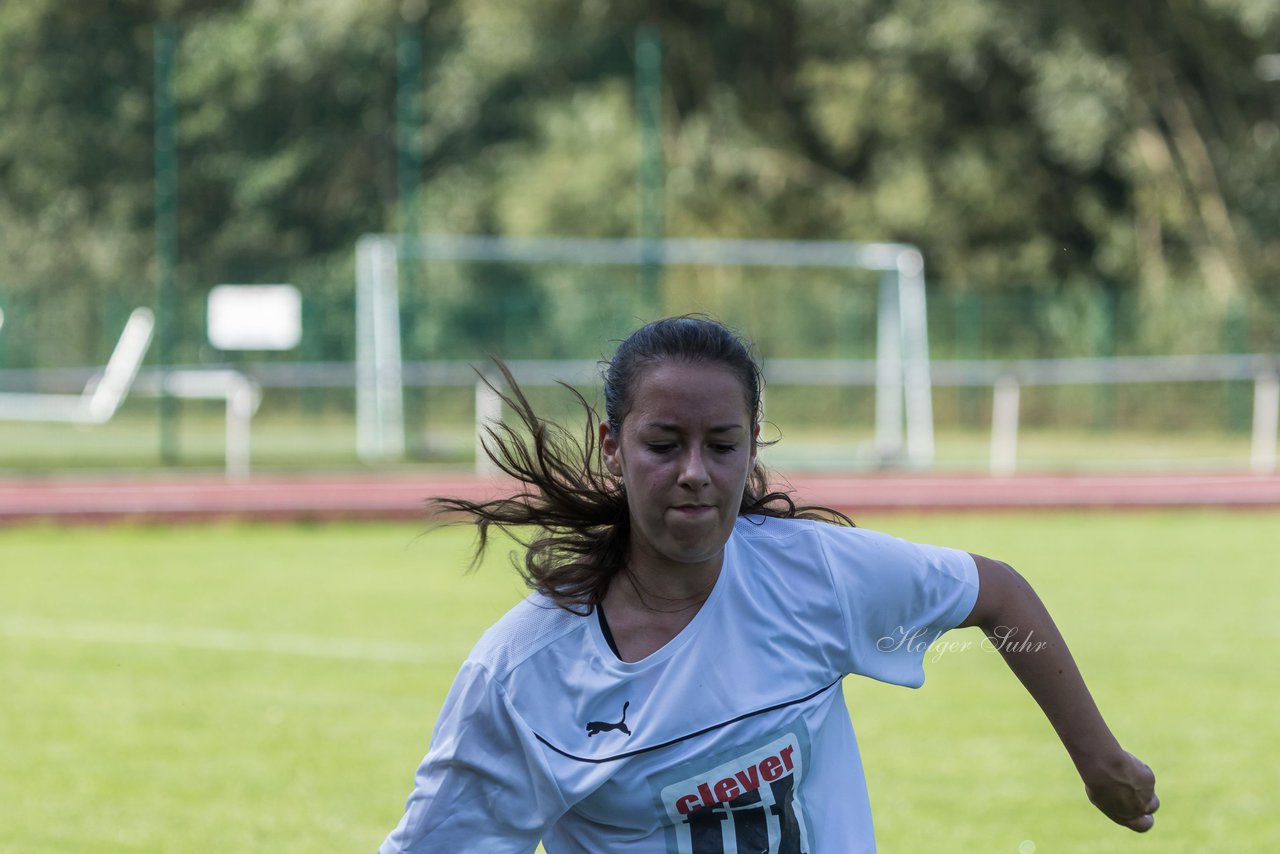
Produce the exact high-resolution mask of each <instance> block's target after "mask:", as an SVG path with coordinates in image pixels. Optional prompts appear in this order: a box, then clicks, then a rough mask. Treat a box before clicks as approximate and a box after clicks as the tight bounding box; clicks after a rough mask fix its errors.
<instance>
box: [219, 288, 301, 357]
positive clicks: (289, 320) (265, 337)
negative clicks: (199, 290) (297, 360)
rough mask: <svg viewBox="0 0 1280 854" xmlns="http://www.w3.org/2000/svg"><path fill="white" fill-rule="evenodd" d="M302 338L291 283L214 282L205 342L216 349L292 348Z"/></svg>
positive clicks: (296, 298)
mask: <svg viewBox="0 0 1280 854" xmlns="http://www.w3.org/2000/svg"><path fill="white" fill-rule="evenodd" d="M301 340H302V294H300V293H299V292H298V289H297V288H295V287H294V286H293V285H218V286H217V287H215V288H214V289H213V290H211V291H209V343H210V344H212V345H213V346H215V347H217V348H218V349H219V350H292V349H293V348H294V347H297V346H298V342H299V341H301Z"/></svg>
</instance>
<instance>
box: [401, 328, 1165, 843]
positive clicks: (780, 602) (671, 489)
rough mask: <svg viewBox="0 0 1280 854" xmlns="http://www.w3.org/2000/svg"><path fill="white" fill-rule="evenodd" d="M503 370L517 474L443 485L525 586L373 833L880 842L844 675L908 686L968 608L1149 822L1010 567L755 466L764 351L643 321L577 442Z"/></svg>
mask: <svg viewBox="0 0 1280 854" xmlns="http://www.w3.org/2000/svg"><path fill="white" fill-rule="evenodd" d="M507 380H508V382H511V377H510V376H509V375H508V376H507ZM510 387H511V388H512V389H513V391H512V392H511V393H510V394H509V396H508V398H507V400H508V403H509V404H511V405H512V406H514V407H515V410H516V412H517V413H518V414H519V417H520V419H521V421H522V422H523V425H524V427H525V428H527V429H528V431H529V438H525V437H524V436H523V435H522V434H521V433H519V432H517V431H516V430H513V429H510V428H507V427H499V428H497V429H496V430H495V431H493V432H492V433H491V437H490V438H491V440H492V442H491V444H490V453H491V455H492V456H493V457H494V459H495V461H496V462H498V464H499V465H500V466H501V467H502V468H503V469H504V470H506V471H507V472H508V473H509V474H511V475H514V476H515V477H517V478H519V479H520V480H521V481H522V482H523V483H524V485H525V490H524V491H523V492H522V493H521V494H519V495H517V496H515V497H513V498H511V499H507V500H499V501H494V502H487V503H473V502H468V501H464V500H458V499H448V500H443V501H442V502H441V503H442V505H443V506H444V507H446V508H451V509H453V510H461V511H464V512H466V513H468V514H470V516H471V517H472V518H473V520H474V521H476V522H477V523H478V524H479V526H480V528H479V530H480V548H481V549H483V548H484V543H485V537H484V535H485V533H486V532H487V530H488V527H489V526H490V525H498V526H500V527H502V528H507V529H509V530H511V533H513V535H515V536H517V537H520V536H525V535H527V532H528V530H529V529H528V528H524V527H521V526H527V525H528V526H533V528H534V530H536V531H537V532H538V533H536V534H533V535H531V536H529V539H526V540H524V541H523V542H524V543H525V545H526V546H527V553H526V556H525V563H524V568H523V572H524V574H525V575H526V577H527V580H528V581H529V583H530V585H531V586H532V587H533V588H534V589H535V592H534V593H533V594H532V595H531V596H530V597H529V598H528V599H526V600H525V601H524V602H522V603H521V604H519V605H517V606H516V607H515V608H513V609H512V610H511V611H510V612H509V613H508V614H507V615H506V616H504V617H503V618H502V619H501V620H499V621H498V623H497V624H496V625H494V626H493V627H492V628H491V629H490V630H489V631H488V632H486V633H485V635H484V636H483V637H482V638H481V640H480V642H479V643H478V644H477V646H476V647H475V649H474V650H473V651H472V653H471V655H470V656H469V657H468V658H467V660H466V662H465V663H464V664H463V665H462V668H461V670H460V672H459V673H458V676H457V679H456V680H455V682H454V684H453V687H452V689H451V690H450V692H449V695H448V698H447V699H446V700H445V703H444V707H443V709H442V710H441V712H440V717H439V719H438V721H437V723H436V727H435V731H434V734H433V737H432V740H431V748H430V751H429V752H428V753H427V755H426V758H425V759H424V760H423V762H422V764H421V766H420V767H419V769H418V772H417V776H416V780H415V787H414V790H413V792H412V794H411V795H410V796H409V800H408V804H407V807H406V811H405V814H404V817H403V819H402V820H401V822H400V824H399V826H397V827H396V828H395V830H394V831H392V833H391V834H390V836H388V837H387V839H386V841H385V843H384V844H383V846H382V849H381V850H382V852H383V854H393V852H442V851H448V852H483V854H500V852H521V854H528V852H532V851H533V850H534V849H535V847H536V846H537V843H538V842H539V840H541V841H542V842H543V844H544V845H545V847H546V850H547V851H548V852H551V854H563V852H574V853H575V854H602V852H654V854H657V852H663V854H666V853H667V852H683V853H684V854H722V853H723V854H743V852H808V854H849V852H868V851H873V850H874V848H875V840H874V837H873V834H872V827H871V814H870V808H869V805H868V800H867V792H866V784H865V782H864V779H863V772H862V765H861V760H860V759H859V755H858V747H857V744H856V742H855V741H854V734H853V728H852V725H851V723H850V718H849V712H848V710H847V709H846V707H845V703H844V696H843V693H842V691H841V689H840V684H841V680H842V679H843V678H844V677H845V676H846V675H848V674H851V673H856V674H861V675H864V676H870V677H872V678H874V679H879V680H882V681H885V682H892V683H896V684H900V685H908V686H918V685H920V684H921V682H922V681H923V679H924V672H923V669H922V663H923V658H924V654H925V650H926V648H927V647H928V645H929V644H930V642H932V641H933V640H934V639H935V638H937V637H938V636H939V635H941V634H942V633H943V632H945V631H947V630H949V629H952V628H962V627H966V626H977V627H979V628H981V629H982V630H983V631H984V632H986V633H987V634H988V635H989V636H990V637H992V638H993V639H994V640H996V641H998V642H999V646H1000V647H1001V648H1002V653H1003V655H1004V657H1005V659H1006V661H1007V662H1008V664H1009V666H1010V668H1012V670H1013V671H1014V673H1015V674H1017V676H1018V678H1019V679H1021V680H1022V682H1023V684H1024V685H1025V686H1026V687H1027V689H1028V690H1029V691H1030V692H1031V695H1032V696H1033V697H1034V698H1035V699H1036V701H1037V702H1038V703H1039V704H1040V706H1041V708H1042V709H1043V710H1044V713H1045V714H1046V715H1047V716H1048V718H1049V721H1050V722H1051V723H1052V724H1053V726H1054V728H1055V729H1056V730H1057V733H1058V735H1059V736H1060V737H1061V739H1062V743H1063V745H1064V746H1065V747H1066V749H1067V752H1068V754H1069V755H1070V757H1071V759H1072V761H1073V762H1074V763H1075V766H1076V768H1077V770H1078V771H1079V773H1080V777H1081V779H1082V780H1083V781H1084V784H1085V790H1086V792H1087V794H1088V796H1089V798H1090V800H1092V801H1093V803H1094V804H1095V805H1097V807H1098V808H1099V809H1100V810H1101V811H1102V812H1103V813H1104V814H1106V815H1107V816H1108V817H1109V818H1111V819H1112V820H1114V821H1116V822H1118V823H1120V824H1123V825H1125V826H1126V827H1130V828H1132V829H1133V830H1136V831H1145V830H1148V829H1150V827H1151V826H1152V823H1153V821H1154V819H1153V816H1152V814H1153V813H1154V812H1155V810H1156V808H1157V806H1158V804H1159V802H1158V800H1157V798H1156V796H1155V791H1154V786H1155V779H1154V777H1153V775H1152V773H1151V770H1150V769H1149V768H1148V767H1147V766H1146V765H1144V764H1143V763H1142V762H1140V761H1139V760H1138V759H1136V758H1135V757H1133V756H1132V755H1130V754H1128V753H1126V752H1125V751H1124V750H1123V749H1122V748H1121V747H1120V745H1119V743H1118V742H1117V741H1116V739H1115V737H1114V736H1113V735H1112V734H1111V731H1110V730H1109V729H1108V728H1107V725H1106V723H1105V722H1104V721H1103V719H1102V716H1101V715H1100V714H1099V712H1098V709H1097V708H1096V706H1095V705H1094V703H1093V700H1092V699H1091V698H1090V696H1089V692H1088V690H1087V689H1086V688H1085V685H1084V682H1083V681H1082V680H1081V678H1080V674H1079V672H1078V671H1077V669H1076V665H1075V664H1074V663H1073V661H1072V658H1071V655H1070V653H1069V652H1068V651H1067V647H1066V645H1065V644H1064V643H1063V640H1062V637H1061V636H1060V635H1059V634H1058V631H1057V629H1056V628H1055V627H1054V624H1053V621H1052V620H1051V619H1050V617H1049V614H1048V613H1047V612H1046V611H1045V609H1044V606H1043V605H1041V603H1040V600H1039V599H1038V598H1037V597H1036V595H1035V593H1034V592H1033V591H1032V589H1031V587H1030V586H1029V585H1028V584H1027V582H1026V581H1024V580H1023V579H1022V578H1021V577H1020V576H1019V575H1018V574H1017V573H1015V572H1014V571H1013V570H1012V569H1010V568H1009V567H1008V566H1006V565H1005V564H1003V563H1000V562H998V561H995V560H991V559H989V558H985V557H980V556H976V555H969V554H967V553H965V552H962V551H956V550H953V549H946V548H938V547H933V546H925V545H918V544H914V543H909V542H904V541H902V540H898V539H894V538H892V537H888V536H885V535H883V534H878V533H874V532H871V531H867V530H863V529H860V528H856V527H853V526H852V524H851V523H849V522H848V520H847V519H844V518H843V517H841V516H840V514H838V513H835V512H834V511H830V510H824V509H822V508H805V507H796V506H795V505H794V504H793V502H792V501H791V500H790V499H789V498H788V497H787V496H786V495H785V494H783V493H778V492H770V491H769V490H768V488H767V484H766V480H765V475H764V472H763V470H762V469H761V467H760V465H759V463H758V462H757V459H756V452H757V448H758V447H759V433H760V423H759V419H760V372H759V369H758V367H757V365H756V363H755V362H754V360H753V359H752V357H751V355H750V352H749V350H748V348H747V347H746V346H745V345H744V344H743V342H742V341H741V340H740V339H738V338H737V337H736V336H735V335H734V334H733V333H731V332H730V331H729V330H728V329H726V328H725V327H724V326H722V325H720V324H719V323H716V322H714V321H711V320H707V319H703V318H698V317H680V318H672V319H667V320H661V321H657V322H655V323H651V324H649V325H648V326H645V327H643V328H642V329H640V330H639V331H637V332H635V333H634V334H632V335H631V337H629V338H628V339H627V340H626V341H625V342H623V343H622V345H621V346H620V347H619V348H618V351H617V353H616V354H615V356H614V357H613V360H612V362H611V363H610V364H609V366H608V368H607V374H606V382H605V413H606V420H605V421H604V422H602V423H599V424H596V423H595V421H594V418H593V416H592V415H591V408H590V407H589V406H588V405H587V404H586V402H585V401H583V405H584V407H585V408H586V409H587V413H588V424H587V431H586V435H585V441H582V442H575V441H574V438H573V437H572V436H571V435H570V434H568V433H567V432H565V431H563V430H561V429H560V428H557V427H556V426H554V425H551V424H548V423H546V422H544V421H542V420H541V419H539V418H538V417H537V416H536V415H535V414H534V412H533V411H532V410H531V409H530V408H529V405H528V403H527V401H526V400H525V398H524V397H523V396H522V395H521V394H520V392H519V391H518V389H516V387H515V385H514V383H512V385H511V386H510ZM597 441H598V453H597V445H596V442H597ZM601 461H602V463H603V468H601V465H600V462H601ZM841 523H843V524H841ZM1013 638H1017V639H1032V638H1034V639H1035V641H1036V643H1008V642H1007V641H1008V640H1010V639H1013Z"/></svg>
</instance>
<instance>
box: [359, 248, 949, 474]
mask: <svg viewBox="0 0 1280 854" xmlns="http://www.w3.org/2000/svg"><path fill="white" fill-rule="evenodd" d="M402 257H408V258H413V259H416V260H420V261H425V262H431V261H484V262H523V263H565V262H568V263H580V264H597V265H611V266H633V267H643V266H650V265H654V266H727V267H783V268H785V267H795V268H804V267H809V268H813V267H822V268H829V269H849V270H873V271H877V272H879V273H880V274H881V276H880V292H879V299H878V303H877V322H876V381H875V385H876V397H875V400H876V411H875V424H876V431H875V445H876V453H877V456H878V457H879V459H880V460H881V461H882V462H884V463H886V464H888V463H899V464H901V463H905V464H906V465H908V466H910V467H912V468H927V467H929V466H930V465H931V464H932V463H933V454H934V442H933V402H932V381H931V379H930V367H929V340H928V339H929V336H928V325H927V309H926V302H925V280H924V258H923V256H922V255H921V254H920V250H919V249H917V248H916V247H914V246H911V245H909V244H902V243H855V242H846V241H834V240H833V241H806V240H713V239H689V238H668V239H664V240H644V239H635V238H623V239H591V238H537V237H493V236H483V235H452V234H429V235H401V234H367V235H364V236H363V237H361V238H360V239H359V241H358V242H357V244H356V451H357V453H358V455H359V457H360V459H362V460H364V461H365V462H385V461H391V460H397V459H400V458H402V457H403V456H404V453H405V425H404V385H403V375H404V372H403V355H402V352H401V346H400V296H399V290H400V284H399V268H400V260H401V258H402ZM851 284H852V283H851ZM766 379H768V378H767V377H766ZM904 428H905V429H904Z"/></svg>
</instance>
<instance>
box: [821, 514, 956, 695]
mask: <svg viewBox="0 0 1280 854" xmlns="http://www.w3.org/2000/svg"><path fill="white" fill-rule="evenodd" d="M822 527H823V528H824V529H825V530H823V536H822V544H823V549H824V552H825V556H826V559H827V561H828V565H829V567H830V571H831V576H832V583H833V584H834V586H835V592H836V599H837V603H838V604H839V606H840V609H841V612H842V616H843V619H844V621H845V624H846V632H847V638H848V648H847V658H846V660H845V661H844V662H843V666H844V668H845V671H846V672H847V673H857V674H860V675H863V676H869V677H871V678H873V679H878V680H880V681H882V682H891V683H893V684H897V685H905V686H908V687H912V688H917V687H919V686H920V685H922V684H923V683H924V656H925V653H926V652H927V651H928V649H929V645H930V644H932V643H933V642H934V641H935V640H937V638H938V637H939V636H940V635H941V634H942V633H943V632H945V631H947V630H948V629H952V628H955V627H956V626H957V625H959V624H960V623H961V622H962V621H963V620H964V619H965V618H966V617H967V616H968V615H969V613H970V611H972V610H973V605H974V602H975V601H976V600H977V596H978V570H977V566H976V565H975V564H974V560H973V557H972V556H971V555H970V554H968V553H967V552H963V551H960V550H957V549H948V548H940V547H938V546H927V545H922V544H919V543H912V542H908V541H906V540H901V539H898V538H896V537H891V536H888V535H886V534H880V533H877V532H874V531H867V530H865V529H861V528H857V529H850V528H834V527H831V528H828V527H827V526H822Z"/></svg>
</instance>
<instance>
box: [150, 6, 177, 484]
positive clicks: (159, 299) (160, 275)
mask: <svg viewBox="0 0 1280 854" xmlns="http://www.w3.org/2000/svg"><path fill="white" fill-rule="evenodd" d="M177 50H178V31H177V27H175V26H174V24H173V23H172V22H171V21H161V22H159V23H158V24H156V30H155V96H154V97H155V155H154V157H155V206H156V211H155V216H156V221H155V230H156V279H157V281H156V291H157V293H156V314H157V318H158V321H159V322H158V324H157V326H158V328H157V330H156V332H157V334H156V353H157V356H158V358H159V361H160V364H161V365H163V366H169V365H172V364H173V363H174V351H175V349H176V343H177V325H178V296H177V266H178V156H177V155H178V139H177V126H176V120H175V113H176V108H175V105H174V86H173V76H174V65H175V63H176V61H177ZM177 416H178V409H177V400H176V398H174V397H172V396H170V395H167V394H164V395H162V396H161V398H160V459H161V461H162V462H164V463H166V464H173V463H175V462H177V458H178V442H177Z"/></svg>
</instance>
